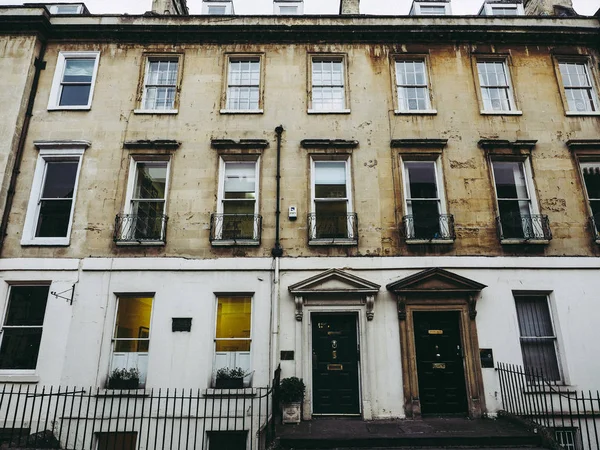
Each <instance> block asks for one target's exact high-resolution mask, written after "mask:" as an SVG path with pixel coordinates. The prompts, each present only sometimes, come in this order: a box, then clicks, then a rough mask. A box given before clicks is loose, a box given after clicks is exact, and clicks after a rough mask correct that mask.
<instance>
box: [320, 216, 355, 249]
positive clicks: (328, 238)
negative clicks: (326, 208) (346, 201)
mask: <svg viewBox="0 0 600 450" xmlns="http://www.w3.org/2000/svg"><path fill="white" fill-rule="evenodd" d="M308 240H309V242H310V243H327V244H335V243H350V244H358V216H357V215H356V213H347V214H318V213H311V214H309V215H308Z"/></svg>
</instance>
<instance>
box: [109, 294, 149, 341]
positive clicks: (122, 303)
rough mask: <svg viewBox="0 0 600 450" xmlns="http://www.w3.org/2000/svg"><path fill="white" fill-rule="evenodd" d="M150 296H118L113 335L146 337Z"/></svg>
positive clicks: (126, 337)
mask: <svg viewBox="0 0 600 450" xmlns="http://www.w3.org/2000/svg"><path fill="white" fill-rule="evenodd" d="M151 314H152V297H119V307H118V309H117V321H116V325H115V333H114V337H115V338H117V339H148V337H149V333H150V316H151Z"/></svg>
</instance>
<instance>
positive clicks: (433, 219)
mask: <svg viewBox="0 0 600 450" xmlns="http://www.w3.org/2000/svg"><path fill="white" fill-rule="evenodd" d="M402 222H403V223H404V233H405V239H406V240H407V241H408V242H410V241H421V240H428V241H432V240H441V241H449V240H452V241H453V240H454V239H455V238H456V235H455V233H454V216H453V215H452V214H438V215H426V216H421V215H407V216H404V217H403V218H402Z"/></svg>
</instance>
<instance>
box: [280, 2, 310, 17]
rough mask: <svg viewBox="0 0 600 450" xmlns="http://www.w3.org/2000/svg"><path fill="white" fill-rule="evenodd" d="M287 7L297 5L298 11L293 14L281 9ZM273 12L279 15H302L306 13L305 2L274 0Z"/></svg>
mask: <svg viewBox="0 0 600 450" xmlns="http://www.w3.org/2000/svg"><path fill="white" fill-rule="evenodd" d="M282 7H283V8H286V7H296V12H295V13H292V14H288V13H284V12H282V11H281V8H282ZM273 14H275V15H278V16H283V15H293V16H301V15H302V14H304V2H303V1H277V0H275V1H274V2H273Z"/></svg>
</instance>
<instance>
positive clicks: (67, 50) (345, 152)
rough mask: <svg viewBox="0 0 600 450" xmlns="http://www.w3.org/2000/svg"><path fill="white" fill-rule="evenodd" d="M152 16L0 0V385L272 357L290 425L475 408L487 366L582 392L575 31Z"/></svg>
mask: <svg viewBox="0 0 600 450" xmlns="http://www.w3.org/2000/svg"><path fill="white" fill-rule="evenodd" d="M154 3H155V4H157V5H155V10H156V12H157V13H158V15H156V14H154V15H152V14H150V15H146V16H105V17H101V16H94V15H75V16H58V15H57V16H51V15H50V14H49V13H48V11H47V10H46V9H44V8H43V7H41V6H38V7H35V6H30V7H28V8H23V7H21V8H15V7H7V8H0V23H2V24H3V26H2V29H3V30H4V31H3V32H2V35H1V36H0V39H1V42H2V48H1V52H2V56H3V58H2V59H1V60H0V70H2V72H3V73H4V74H8V79H9V81H10V82H9V85H11V86H14V89H10V90H8V91H6V92H5V93H4V94H1V95H2V96H4V97H3V98H5V97H6V98H5V101H3V104H4V105H7V107H6V108H5V109H4V110H3V113H2V114H3V117H5V118H6V120H3V124H4V126H3V127H2V128H0V133H1V136H3V138H2V140H1V141H2V144H0V145H1V146H2V147H1V152H0V154H1V155H2V156H1V158H2V159H1V161H2V165H1V167H2V170H3V171H4V172H3V173H4V178H3V180H4V181H3V184H2V191H0V193H1V192H8V190H9V189H8V186H9V184H10V178H11V177H10V173H11V171H12V167H13V166H14V165H15V162H14V161H15V159H16V158H18V162H17V164H18V167H19V170H18V174H17V175H15V177H14V198H13V197H12V194H11V196H10V198H11V200H10V202H5V200H4V199H5V197H7V194H6V193H5V194H2V195H3V196H2V197H0V203H2V206H4V204H5V203H6V204H7V205H8V207H9V211H8V214H7V215H6V218H5V221H4V222H3V224H2V227H3V228H2V229H6V235H5V236H4V237H3V238H2V249H1V259H0V277H1V278H2V280H3V282H2V283H1V284H0V311H2V313H3V318H2V324H3V333H2V338H1V339H2V341H1V342H0V348H1V350H0V355H2V358H4V362H0V382H2V383H13V384H14V383H30V384H36V383H37V384H39V385H58V384H62V385H93V386H104V385H105V383H106V381H107V379H108V377H109V374H110V373H111V372H112V371H113V370H114V369H119V368H137V369H138V370H140V372H141V374H142V376H141V378H142V379H141V383H142V384H144V385H145V386H146V387H160V386H162V387H184V388H208V387H211V386H213V385H214V383H215V381H216V373H217V370H218V369H219V368H223V367H229V368H233V367H241V368H242V369H243V370H244V372H245V377H244V385H245V386H247V387H251V386H267V385H268V384H269V383H270V380H271V378H272V376H273V372H274V370H275V369H276V368H277V367H278V366H280V367H281V369H282V376H298V377H301V378H303V379H304V380H305V382H306V385H307V396H306V398H305V400H304V409H303V411H304V412H303V414H304V419H307V420H308V419H310V418H311V417H313V416H314V415H319V414H339V415H357V416H360V417H363V418H364V419H365V420H371V419H378V418H392V417H393V418H395V417H407V416H419V415H420V414H422V413H456V412H458V413H464V414H468V415H470V416H472V417H479V416H481V415H483V414H486V413H487V414H494V413H495V412H496V411H497V410H498V409H499V407H500V402H501V399H500V397H499V393H498V391H499V388H498V380H497V375H496V373H495V371H494V370H493V367H494V365H493V361H492V363H491V367H490V365H489V362H490V355H492V356H493V360H494V361H501V362H507V363H514V364H524V365H525V366H526V367H530V368H536V369H543V370H544V371H546V373H547V375H548V376H549V377H550V378H551V379H552V380H553V381H554V382H557V383H561V384H564V385H567V386H575V387H577V388H580V389H583V388H585V389H587V388H594V387H596V388H597V378H596V377H595V373H597V372H598V370H600V366H599V365H598V362H597V361H596V360H595V359H593V358H589V353H590V351H591V349H592V346H593V344H594V343H595V341H596V340H597V339H598V332H597V327H596V323H595V314H596V312H597V304H596V303H597V292H598V290H599V289H600V278H599V277H598V270H599V269H600V263H599V262H598V260H597V259H596V258H597V257H598V256H600V247H599V246H598V245H599V243H600V223H599V222H600V216H598V214H599V211H600V191H599V189H600V188H599V185H600V184H599V181H598V179H599V177H600V175H599V173H600V113H599V112H598V111H599V110H600V101H599V99H598V89H599V87H600V82H599V81H600V80H599V77H598V63H599V61H600V60H599V56H600V55H599V54H598V36H599V30H600V25H599V22H598V19H597V18H592V17H560V18H557V17H545V16H515V17H497V16H478V17H460V16H444V17H438V16H436V17H426V16H418V15H417V16H410V17H409V16H404V17H374V16H361V15H359V14H357V11H356V10H355V9H353V8H355V7H356V6H357V5H358V2H354V3H353V2H348V5H345V4H343V5H342V8H341V12H342V14H341V15H339V16H319V17H315V16H297V17H291V16H277V17H275V16H264V17H242V16H232V17H229V18H228V20H226V21H224V20H222V18H219V17H214V16H210V15H207V16H188V15H186V14H185V13H184V10H185V4H184V3H185V2H182V3H178V8H179V9H170V8H171V7H172V8H175V5H168V4H162V3H161V2H156V1H155V2H154ZM159 3H160V5H158V4H159ZM344 5H345V6H344ZM182 7H183V8H182ZM526 7H527V5H526ZM344 8H347V9H344ZM165 11H170V12H171V14H170V15H162V14H163V13H164V12H165ZM177 11H180V13H179V14H180V15H178V14H177ZM35 58H39V59H40V60H43V61H44V62H45V66H41V65H39V64H38V67H40V70H39V82H37V81H36V82H35V83H34V78H35V76H34V75H35V73H36V71H35V67H36V65H35V64H34V61H35ZM42 69H43V70H42ZM32 86H34V89H33V92H34V93H35V98H34V101H33V103H32V110H31V113H32V115H31V120H28V119H27V120H28V123H27V126H26V127H23V123H24V120H26V117H27V115H26V114H25V111H26V104H27V101H28V99H29V98H30V97H29V95H28V93H29V91H31V90H32V89H31V88H32ZM13 128H14V130H15V132H14V134H13ZM21 130H24V131H25V132H24V133H21ZM21 135H22V141H23V146H22V148H23V150H22V154H21V152H19V150H18V139H19V136H21ZM594 217H595V219H596V221H594ZM19 302H30V303H29V304H30V306H31V308H32V310H33V309H35V308H37V310H36V311H37V316H35V317H30V318H29V319H28V318H27V317H26V318H24V319H23V320H24V322H22V323H21V325H19V326H21V327H25V328H27V330H28V331H27V332H26V333H25V334H27V333H29V334H28V336H29V337H28V338H27V339H28V340H27V339H26V338H25V337H24V334H23V333H22V332H21V334H19V332H18V331H15V330H16V329H17V328H18V327H16V326H15V325H14V323H12V322H11V320H12V319H11V317H12V314H13V310H14V311H16V306H15V305H17V304H18V303H19ZM34 306H35V308H34ZM15 314H16V313H15ZM30 314H31V315H35V314H33V313H30ZM175 319H186V320H185V321H187V323H191V325H189V326H188V327H187V328H186V331H184V332H175V331H174V330H175ZM190 319H191V320H190ZM27 320H30V322H27ZM178 323H179V322H178ZM536 326H537V327H539V328H538V329H534V328H535V327H536ZM32 336H33V337H32ZM25 350H26V351H25ZM484 360H485V361H484ZM431 368H433V369H431ZM432 370H433V372H432ZM436 371H437V372H436ZM444 373H446V375H443V374H444ZM439 374H442V375H439ZM440 376H441V377H442V379H443V380H445V381H439V377H440ZM436 377H438V378H436ZM328 380H329V381H328ZM330 380H333V381H330ZM436 380H437V381H436ZM332 398H334V399H337V400H336V401H332Z"/></svg>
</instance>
